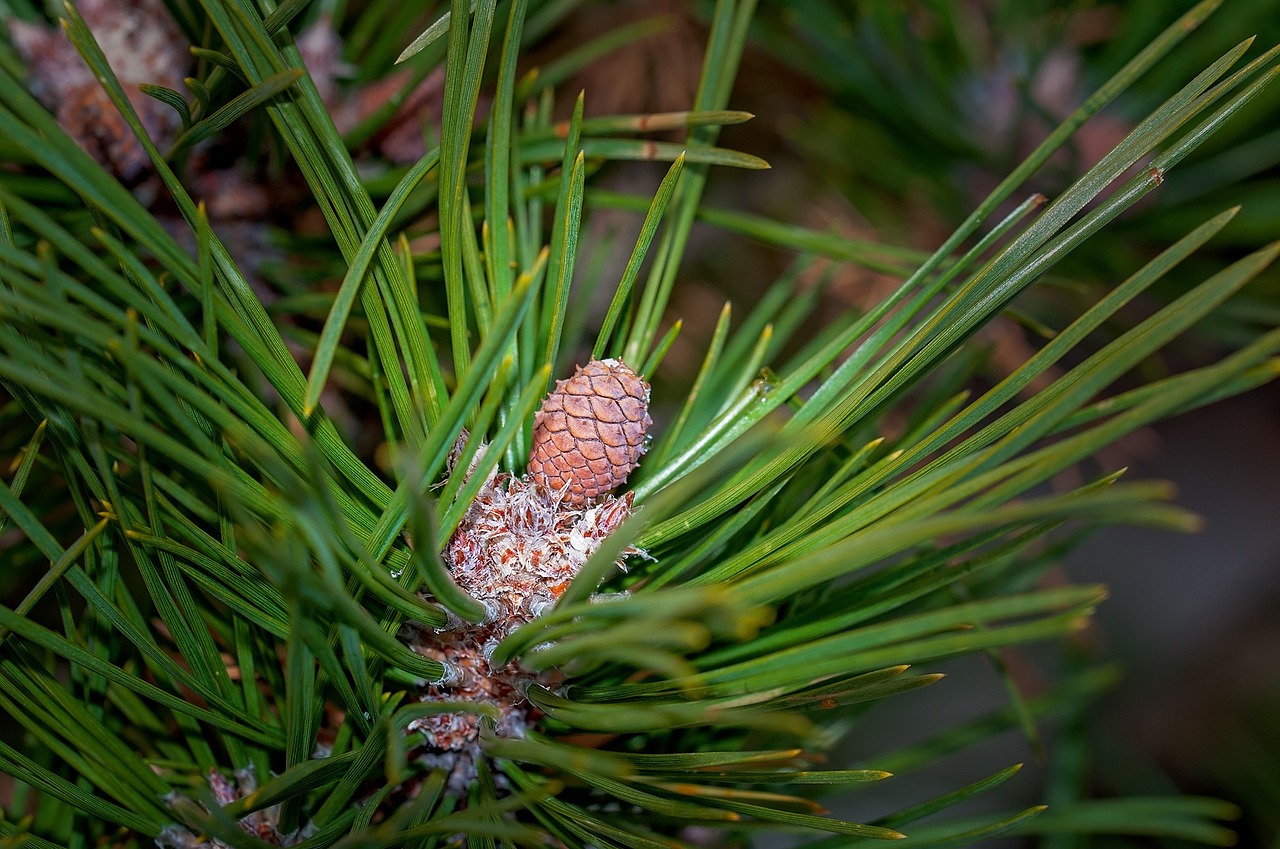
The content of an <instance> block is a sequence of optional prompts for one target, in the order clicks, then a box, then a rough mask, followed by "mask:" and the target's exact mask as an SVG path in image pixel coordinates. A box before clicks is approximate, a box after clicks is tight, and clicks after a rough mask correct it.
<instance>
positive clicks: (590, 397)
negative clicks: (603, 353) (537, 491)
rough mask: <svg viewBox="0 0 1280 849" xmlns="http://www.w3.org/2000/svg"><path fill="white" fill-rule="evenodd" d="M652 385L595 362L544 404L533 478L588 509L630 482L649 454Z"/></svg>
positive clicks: (560, 384)
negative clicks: (646, 449) (646, 443)
mask: <svg viewBox="0 0 1280 849" xmlns="http://www.w3.org/2000/svg"><path fill="white" fill-rule="evenodd" d="M651 424H653V420H652V419H650V418H649V384H647V383H645V382H644V381H643V380H641V379H640V376H639V375H637V374H636V373H635V372H634V371H632V370H631V369H630V368H629V367H628V366H627V364H626V363H624V362H622V361H621V360H612V359H610V360H592V361H591V362H589V363H587V364H586V365H585V366H581V367H580V368H579V369H578V370H577V371H576V372H575V373H574V375H573V377H571V378H569V379H568V380H559V381H556V388H555V391H554V392H552V393H551V394H550V395H548V396H547V399H546V400H545V401H543V402H542V409H541V410H539V411H538V413H537V414H536V415H535V416H534V419H533V451H532V452H531V453H530V456H529V476H530V478H532V480H533V482H534V483H536V484H538V485H539V486H540V487H542V488H544V489H547V490H551V491H561V492H562V493H563V498H564V503H565V504H567V505H569V506H571V507H572V506H582V505H584V504H586V503H587V502H588V501H589V500H591V499H593V498H597V497H599V496H601V495H603V494H605V493H607V492H609V491H610V490H612V489H614V488H615V487H617V486H618V485H619V484H622V483H624V482H625V481H626V479H627V475H629V474H631V471H632V469H634V468H635V467H636V465H637V464H638V463H639V461H640V455H641V454H643V453H644V447H645V446H644V434H645V431H647V430H648V429H649V425H651Z"/></svg>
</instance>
